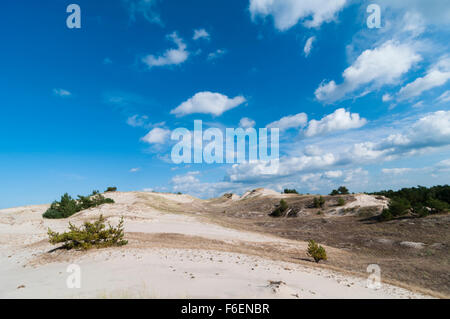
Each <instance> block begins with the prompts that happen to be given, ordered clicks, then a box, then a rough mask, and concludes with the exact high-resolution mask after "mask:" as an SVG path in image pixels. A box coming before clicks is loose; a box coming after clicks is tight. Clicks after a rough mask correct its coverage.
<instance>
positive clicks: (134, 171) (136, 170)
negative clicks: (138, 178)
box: [130, 167, 141, 173]
mask: <svg viewBox="0 0 450 319" xmlns="http://www.w3.org/2000/svg"><path fill="white" fill-rule="evenodd" d="M140 170H141V168H140V167H134V168H132V169H130V173H137V172H139V171H140Z"/></svg>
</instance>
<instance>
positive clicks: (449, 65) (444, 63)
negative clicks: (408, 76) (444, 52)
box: [398, 57, 450, 101]
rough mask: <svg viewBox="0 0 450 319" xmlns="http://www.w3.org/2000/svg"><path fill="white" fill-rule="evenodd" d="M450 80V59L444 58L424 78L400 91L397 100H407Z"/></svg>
mask: <svg viewBox="0 0 450 319" xmlns="http://www.w3.org/2000/svg"><path fill="white" fill-rule="evenodd" d="M448 80H450V58H448V57H444V58H442V59H440V61H439V62H438V63H436V64H435V65H433V66H432V67H431V68H430V69H429V70H428V71H427V74H426V75H425V76H424V77H420V78H417V79H416V80H414V81H413V82H411V83H408V84H407V85H405V86H404V87H402V88H401V89H400V92H399V93H398V100H400V101H402V100H408V99H411V98H414V97H416V96H419V95H421V94H422V93H423V92H425V91H427V90H430V89H432V88H435V87H438V86H442V85H444V84H445V83H447V81H448Z"/></svg>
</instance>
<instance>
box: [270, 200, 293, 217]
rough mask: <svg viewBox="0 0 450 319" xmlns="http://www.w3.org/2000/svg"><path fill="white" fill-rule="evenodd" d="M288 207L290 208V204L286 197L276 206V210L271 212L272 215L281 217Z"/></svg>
mask: <svg viewBox="0 0 450 319" xmlns="http://www.w3.org/2000/svg"><path fill="white" fill-rule="evenodd" d="M288 209H289V206H288V204H287V202H286V201H285V200H284V199H282V200H280V204H279V205H278V206H277V207H276V208H275V210H274V211H273V212H272V213H271V214H270V216H273V217H280V216H282V215H283V214H284V213H285V212H286V211H287V210H288Z"/></svg>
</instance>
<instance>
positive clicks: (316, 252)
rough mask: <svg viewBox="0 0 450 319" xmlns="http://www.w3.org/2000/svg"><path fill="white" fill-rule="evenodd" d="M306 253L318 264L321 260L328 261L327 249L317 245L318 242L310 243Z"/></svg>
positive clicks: (311, 241)
mask: <svg viewBox="0 0 450 319" xmlns="http://www.w3.org/2000/svg"><path fill="white" fill-rule="evenodd" d="M306 253H307V255H308V256H309V257H312V258H313V259H314V261H315V262H316V263H318V262H319V261H321V260H327V253H326V251H325V248H323V247H322V246H320V245H318V244H316V242H315V241H314V240H312V239H311V240H310V241H309V243H308V250H307V251H306Z"/></svg>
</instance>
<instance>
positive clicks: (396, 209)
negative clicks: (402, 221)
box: [388, 197, 411, 217]
mask: <svg viewBox="0 0 450 319" xmlns="http://www.w3.org/2000/svg"><path fill="white" fill-rule="evenodd" d="M410 208H411V203H410V202H409V201H408V200H407V199H406V198H402V197H395V198H393V199H391V200H390V202H389V206H388V209H389V211H390V212H391V214H392V216H394V217H397V216H403V215H405V214H407V213H408V210H409V209H410Z"/></svg>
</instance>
